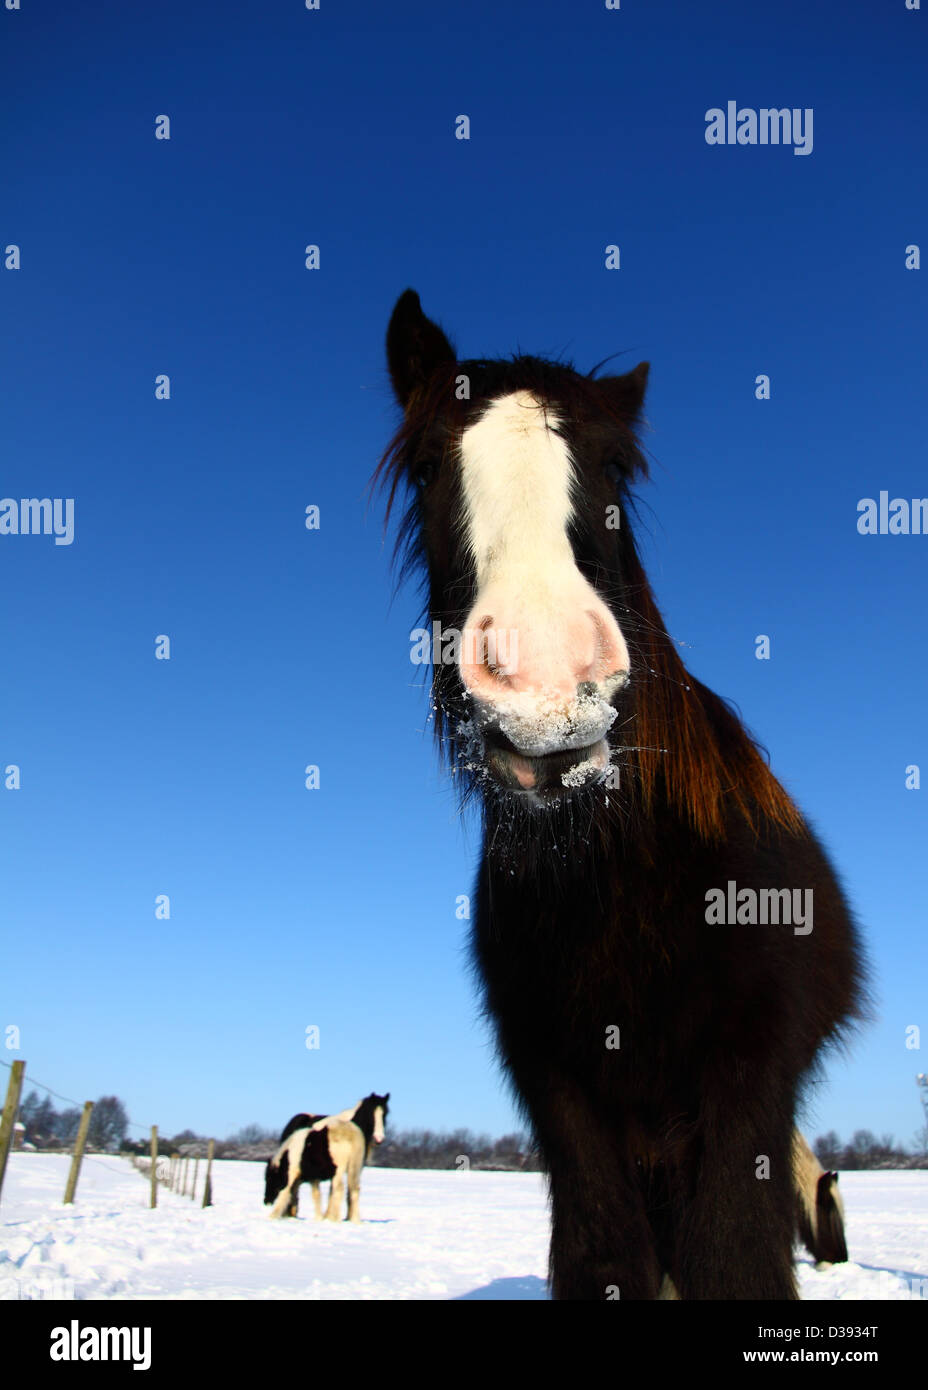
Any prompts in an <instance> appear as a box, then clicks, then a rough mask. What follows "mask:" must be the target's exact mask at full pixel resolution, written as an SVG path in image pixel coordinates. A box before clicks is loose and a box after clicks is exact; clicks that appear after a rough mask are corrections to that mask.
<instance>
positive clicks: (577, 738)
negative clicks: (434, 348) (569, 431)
mask: <svg viewBox="0 0 928 1390" xmlns="http://www.w3.org/2000/svg"><path fill="white" fill-rule="evenodd" d="M559 424H560V421H559V418H558V416H557V414H556V412H555V411H553V410H548V411H546V410H545V407H544V406H543V404H542V402H541V401H539V399H538V398H537V397H535V396H533V395H532V394H531V393H530V392H528V391H514V392H513V393H512V394H511V395H508V396H502V397H500V399H499V400H496V401H494V402H493V403H492V405H490V406H489V408H488V409H487V410H486V411H485V413H484V414H483V415H482V416H481V418H480V419H479V420H477V421H476V422H475V423H474V424H473V425H470V426H469V427H468V428H467V429H466V430H465V431H464V432H463V435H462V437H461V445H460V449H461V479H462V491H463V500H464V509H463V527H464V531H465V540H466V544H467V547H468V549H469V552H470V557H471V560H472V562H473V565H474V569H475V573H476V579H477V599H476V602H475V604H474V607H473V609H472V610H471V613H470V614H469V615H468V618H467V620H466V623H465V633H464V639H465V640H464V642H463V644H462V647H463V654H462V659H461V666H460V670H461V678H462V680H463V682H464V684H465V686H466V687H467V688H468V689H469V690H470V691H471V693H472V694H473V695H474V696H475V697H476V698H477V699H478V701H479V702H480V703H481V704H482V705H483V706H484V707H485V708H486V709H488V710H489V711H491V712H492V714H493V715H494V716H496V717H497V718H498V719H499V722H500V725H501V727H502V728H503V731H504V732H505V734H506V736H507V737H508V738H509V739H510V740H511V741H512V742H513V743H514V744H515V745H516V746H517V747H519V748H521V749H523V750H524V751H525V752H526V753H527V754H529V755H531V756H542V755H543V754H544V753H546V752H550V751H553V750H554V749H563V748H570V747H581V746H585V745H590V744H593V743H595V742H596V741H597V740H599V739H601V738H602V737H603V736H604V735H605V733H606V731H607V730H608V728H609V726H610V725H611V723H612V721H613V720H614V718H615V712H614V710H612V709H611V707H610V706H609V704H608V701H609V699H610V697H611V695H612V694H613V693H614V691H615V690H616V689H617V688H618V686H619V685H621V684H624V682H625V680H626V679H627V673H628V669H629V656H628V647H627V646H626V643H625V639H624V637H623V636H622V633H621V631H620V630H619V627H618V624H617V623H616V621H615V619H614V618H613V616H612V614H611V613H610V611H609V609H608V608H607V607H606V605H605V603H603V601H602V599H601V598H600V597H599V595H598V594H597V593H596V591H595V589H594V588H593V587H592V585H590V584H589V583H588V582H587V580H586V579H584V577H583V575H582V574H581V573H580V571H579V569H578V568H577V565H576V562H575V560H574V555H573V550H572V549H571V545H570V538H569V535H568V527H569V525H570V521H571V518H572V516H573V502H572V491H573V488H574V486H575V478H574V464H573V460H572V458H571V455H570V450H569V448H568V446H567V443H566V441H565V440H564V439H563V438H562V436H561V435H560V434H557V433H555V432H554V430H555V429H556V428H557V427H559ZM485 649H486V650H487V651H488V652H489V654H490V658H491V659H490V664H489V665H488V663H487V662H486V661H485V660H484V659H483V653H484V650H485ZM494 651H495V652H499V653H504V654H505V656H506V659H505V660H498V661H497V662H496V663H495V664H496V666H497V667H498V668H499V669H497V670H493V669H491V667H492V666H493V664H494V663H493V653H494ZM581 684H582V685H583V686H584V693H583V694H578V686H580V685H581ZM594 692H595V693H594Z"/></svg>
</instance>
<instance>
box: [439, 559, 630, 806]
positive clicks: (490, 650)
mask: <svg viewBox="0 0 928 1390" xmlns="http://www.w3.org/2000/svg"><path fill="white" fill-rule="evenodd" d="M578 577H579V576H578ZM580 597H581V599H582V602H581V603H578V604H577V605H576V607H574V606H571V607H569V608H566V609H565V606H564V605H563V603H562V602H561V603H553V602H549V603H545V602H544V601H543V598H544V596H543V595H538V596H537V598H536V602H535V603H534V604H533V606H532V608H531V609H527V608H525V607H522V608H521V609H520V611H519V612H518V613H515V612H514V611H513V606H512V605H511V604H509V605H507V604H506V603H504V602H503V599H502V597H501V595H499V594H496V595H493V594H487V595H484V596H482V599H481V600H478V603H477V604H476V605H475V607H474V610H473V612H472V614H471V616H470V617H469V619H468V621H467V624H466V626H465V631H464V638H465V640H464V643H463V650H462V659H461V661H460V664H459V669H460V675H461V680H462V683H463V685H464V687H465V689H466V690H467V691H468V692H469V694H470V695H471V697H472V700H473V706H474V725H475V728H476V730H477V731H479V733H480V734H481V735H482V737H483V741H484V745H485V761H486V765H487V768H488V770H489V771H490V772H491V773H492V774H493V775H495V776H496V778H497V780H499V781H500V782H501V783H502V784H503V785H504V786H508V787H511V788H513V789H516V790H522V791H551V790H555V791H558V792H561V791H563V790H564V789H565V788H566V789H571V788H574V787H578V786H584V785H586V784H587V783H589V782H591V781H594V780H598V779H599V778H600V777H601V776H602V775H603V773H604V772H605V770H606V768H607V767H608V765H609V746H608V742H607V735H608V733H609V730H610V728H611V727H612V725H613V724H614V722H615V719H616V710H615V707H614V705H613V703H612V701H613V697H614V696H615V695H616V693H617V692H618V691H619V690H621V689H622V688H623V687H624V686H625V685H626V684H627V682H628V670H629V656H628V648H627V646H626V644H625V640H624V638H623V636H622V633H621V631H620V629H619V627H618V624H617V623H616V621H615V619H614V618H613V617H612V614H611V613H610V612H609V610H608V608H606V606H605V604H603V603H602V601H601V600H600V599H599V597H598V595H595V596H594V595H593V592H592V591H591V590H589V589H588V588H587V589H585V590H584V591H583V592H582V594H581V595H580ZM494 600H495V601H494ZM491 603H492V604H493V608H495V610H496V613H498V614H499V618H498V619H497V617H496V616H495V614H494V612H493V611H492V609H491V611H490V612H488V611H487V609H488V608H490V604H491ZM507 609H508V610H509V611H508V613H507ZM507 616H508V618H509V619H510V622H509V624H507V623H506V621H505V620H506V618H507ZM514 619H515V620H516V621H513V620H514ZM468 639H470V640H468Z"/></svg>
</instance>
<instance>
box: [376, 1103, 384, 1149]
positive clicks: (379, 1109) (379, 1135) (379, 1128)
mask: <svg viewBox="0 0 928 1390" xmlns="http://www.w3.org/2000/svg"><path fill="white" fill-rule="evenodd" d="M374 1143H375V1144H382V1143H383V1106H382V1105H376V1106H375V1107H374Z"/></svg>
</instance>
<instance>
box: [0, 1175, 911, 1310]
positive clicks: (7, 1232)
mask: <svg viewBox="0 0 928 1390" xmlns="http://www.w3.org/2000/svg"><path fill="white" fill-rule="evenodd" d="M69 1162H70V1160H69V1159H68V1158H67V1157H66V1156H65V1157H59V1156H58V1155H50V1154H28V1153H15V1154H11V1156H10V1161H9V1167H8V1169H7V1174H6V1181H5V1183H4V1188H3V1204H2V1207H0V1298H3V1299H18V1298H28V1299H37V1298H66V1299H72V1298H76V1299H135V1298H139V1299H149V1298H158V1299H185V1298H186V1299H194V1298H195V1299H223V1298H224V1299H231V1298H246V1299H252V1298H307V1299H455V1298H469V1299H543V1298H546V1297H547V1292H546V1288H545V1266H546V1259H547V1244H548V1219H547V1209H546V1202H545V1193H544V1186H543V1182H542V1179H541V1178H540V1177H538V1176H537V1175H536V1174H530V1173H482V1172H422V1171H416V1172H411V1171H406V1170H401V1169H390V1168H381V1169H377V1168H368V1169H365V1172H364V1179H363V1182H362V1186H361V1216H362V1224H361V1225H360V1226H351V1225H349V1224H348V1223H347V1222H339V1223H338V1224H335V1223H329V1222H316V1221H314V1220H313V1219H312V1217H311V1215H309V1213H311V1211H312V1202H311V1199H310V1194H309V1190H308V1189H305V1188H304V1190H303V1192H302V1194H301V1201H300V1208H301V1213H302V1215H301V1217H300V1218H299V1219H298V1220H296V1221H289V1220H287V1221H274V1222H272V1221H270V1220H269V1219H268V1215H267V1208H265V1207H264V1205H263V1202H262V1199H263V1195H264V1194H263V1170H262V1166H261V1164H258V1163H239V1162H219V1163H216V1164H215V1165H214V1169H213V1175H214V1182H213V1195H214V1202H215V1205H214V1206H213V1207H209V1208H207V1209H206V1210H204V1209H203V1208H201V1207H200V1206H199V1205H198V1204H194V1203H193V1202H191V1201H190V1199H189V1198H183V1197H180V1196H177V1195H175V1194H173V1193H171V1192H168V1191H166V1190H165V1189H164V1188H163V1187H159V1189H158V1202H159V1205H158V1207H157V1209H156V1210H155V1211H151V1210H150V1209H149V1207H148V1184H147V1181H146V1179H145V1178H144V1177H143V1176H142V1175H141V1174H140V1173H138V1172H136V1170H135V1169H134V1168H132V1167H131V1165H130V1164H129V1162H128V1161H126V1160H123V1159H119V1158H109V1157H101V1156H99V1155H94V1156H93V1157H92V1158H91V1157H88V1158H86V1159H85V1160H84V1166H83V1170H82V1172H81V1179H80V1187H79V1189H78V1194H77V1201H76V1202H75V1204H74V1205H73V1206H72V1207H65V1206H63V1205H62V1203H61V1196H62V1193H63V1192H64V1184H65V1179H66V1177H67V1171H68V1164H69ZM201 1176H202V1165H201ZM841 1190H842V1192H843V1194H844V1201H845V1206H846V1210H847V1235H848V1246H849V1248H850V1251H851V1254H852V1256H853V1258H854V1263H852V1264H846V1265H835V1266H834V1267H833V1268H832V1269H829V1270H824V1271H817V1270H816V1269H814V1268H813V1266H812V1265H811V1263H810V1262H809V1261H808V1257H807V1256H805V1254H803V1256H802V1260H801V1262H800V1265H799V1271H800V1287H801V1293H802V1297H803V1298H806V1299H846V1298H862V1299H911V1298H926V1299H928V1172H923V1173H918V1172H896V1173H845V1174H842V1177H841Z"/></svg>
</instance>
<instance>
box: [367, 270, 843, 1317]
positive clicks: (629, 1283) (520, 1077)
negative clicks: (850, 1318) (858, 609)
mask: <svg viewBox="0 0 928 1390" xmlns="http://www.w3.org/2000/svg"><path fill="white" fill-rule="evenodd" d="M387 354H388V363H389V369H390V375H391V378H392V382H393V387H394V390H395V393H396V396H397V399H398V401H399V403H400V405H401V406H402V407H403V411H404V419H403V422H402V424H401V426H400V428H399V430H398V431H397V433H396V435H395V437H394V439H393V441H392V442H391V444H390V446H389V448H388V450H387V452H386V454H385V456H384V459H383V460H382V463H381V467H380V470H379V476H380V477H381V479H384V480H385V481H386V482H387V483H388V485H389V489H390V503H391V505H392V503H393V502H394V500H395V498H396V496H397V494H398V493H406V492H407V491H408V495H409V505H408V508H407V511H406V514H405V518H404V522H403V527H402V540H403V542H404V543H405V547H406V551H405V560H406V563H407V564H408V565H410V566H413V567H415V566H419V567H421V570H422V572H423V573H424V575H425V577H426V579H427V584H428V591H429V618H430V624H431V625H430V628H429V629H428V631H429V632H430V633H437V634H439V635H440V640H439V641H438V642H437V643H435V644H434V648H433V651H432V657H433V698H434V704H435V707H436V726H437V731H438V734H439V737H440V740H441V744H442V747H443V749H444V750H445V751H446V752H447V753H448V754H449V756H450V760H451V764H452V767H453V770H454V772H455V774H456V776H457V777H458V778H459V780H460V783H461V786H462V790H463V792H464V794H465V796H470V797H476V798H478V799H479V803H480V806H481V808H482V812H483V821H484V843H483V853H482V858H481V863H480V868H479V872H478V877H477V888H476V914H475V921H474V928H473V952H474V959H475V963H476V966H477V968H478V971H479V976H480V979H481V981H482V985H483V991H484V997H485V1003H486V1008H487V1010H488V1013H489V1015H490V1016H491V1018H492V1019H493V1021H494V1024H495V1028H496V1035H497V1039H498V1045H499V1052H500V1056H501V1059H502V1062H503V1064H504V1066H505V1067H506V1069H507V1071H508V1074H509V1076H510V1078H511V1080H512V1083H513V1086H514V1088H515V1091H516V1094H517V1096H518V1098H519V1101H520V1103H521V1106H522V1108H523V1110H524V1112H525V1115H526V1117H527V1118H528V1120H529V1121H530V1123H531V1125H532V1128H533V1130H534V1133H535V1136H536V1138H537V1141H538V1144H539V1146H540V1149H541V1152H542V1154H543V1156H544V1160H545V1165H546V1168H547V1172H548V1174H549V1182H550V1189H551V1199H552V1234H551V1254H550V1270H551V1282H552V1287H553V1292H554V1295H555V1297H558V1298H566V1299H605V1298H615V1297H621V1298H622V1299H653V1298H656V1297H657V1296H658V1294H659V1291H660V1289H661V1288H662V1286H664V1287H665V1288H666V1284H665V1280H666V1281H668V1282H670V1283H672V1285H673V1287H674V1288H675V1289H676V1290H677V1291H678V1292H679V1296H680V1297H681V1298H684V1299H734V1298H737V1299H791V1298H795V1297H796V1285H795V1278H794V1271H793V1262H792V1243H793V1234H794V1230H795V1225H796V1198H795V1194H794V1190H793V1183H792V1178H791V1161H790V1159H791V1156H790V1149H791V1139H792V1133H793V1119H794V1112H795V1109H796V1103H797V1098H798V1096H799V1094H800V1092H801V1088H802V1085H803V1083H804V1081H806V1080H807V1079H808V1078H809V1076H810V1075H811V1074H812V1072H813V1070H814V1068H815V1064H816V1059H817V1058H818V1056H819V1053H820V1051H821V1049H822V1047H823V1045H825V1044H827V1043H829V1042H833V1041H835V1040H837V1039H839V1038H840V1037H841V1036H842V1034H843V1033H844V1031H845V1030H846V1029H847V1027H848V1026H849V1024H850V1023H851V1022H852V1021H853V1020H854V1019H855V1017H859V1016H861V1014H862V1011H863V984H862V976H863V970H862V965H861V956H860V948H859V944H858V938H857V932H856V930H855V926H854V923H853V919H852V916H851V913H850V910H849V908H848V905H847V902H846V901H845V897H844V894H843V892H842V889H841V886H840V884H839V882H838V879H837V877H836V875H835V872H834V871H833V869H832V868H831V866H830V864H829V861H828V859H827V857H826V855H825V852H824V851H823V849H822V847H821V845H820V843H819V841H818V839H817V838H816V836H815V834H814V833H813V831H812V830H811V829H810V827H809V825H808V824H807V822H806V821H805V820H804V819H803V817H802V815H801V813H800V812H799V810H798V809H797V808H796V806H795V805H794V803H793V802H792V801H791V799H790V797H789V796H788V795H787V793H786V792H785V791H784V789H783V787H782V786H781V785H780V784H779V782H777V780H776V778H775V777H774V776H773V774H772V773H771V771H770V769H769V767H768V765H767V762H766V760H765V757H764V756H763V754H762V753H761V751H760V749H759V748H758V746H757V744H756V743H755V742H754V741H753V739H752V737H751V735H750V734H749V733H748V731H747V730H746V729H745V727H744V725H743V724H742V723H741V720H740V719H739V718H738V716H737V715H736V714H735V713H734V711H733V710H732V709H731V707H730V706H729V705H728V704H726V703H725V701H724V700H722V699H721V698H720V697H719V696H717V695H715V694H713V693H712V691H711V690H709V689H707V688H706V687H705V686H704V685H702V684H701V683H700V682H699V681H697V680H696V679H694V678H693V677H692V676H690V675H689V673H688V672H687V670H686V669H685V667H684V665H683V663H682V661H681V659H680V656H679V654H678V652H677V649H676V647H675V646H674V644H673V642H672V641H671V640H670V638H669V637H668V635H667V631H666V629H665V627H664V623H663V620H662V618H661V615H660V612H659V611H658V608H657V605H656V603H655V600H654V598H653V596H652V593H651V589H650V586H649V584H648V580H647V577H646V575H645V573H644V570H643V568H642V565H641V562H640V560H639V558H638V552H637V549H636V546H635V541H634V536H633V532H632V527H631V524H630V521H631V516H630V504H631V491H630V490H631V487H632V484H633V483H634V481H635V480H636V478H639V477H642V476H644V475H645V473H646V466H645V461H644V458H643V456H642V454H641V452H640V449H639V447H638V444H637V442H636V437H635V425H636V422H637V421H638V418H639V414H640V411H641V407H642V401H643V396H644V389H645V382H646V378H647V367H646V365H644V364H642V365H641V366H639V367H636V368H635V369H634V370H633V371H631V372H629V373H627V374H625V375H622V376H596V375H594V374H590V375H588V376H583V375H580V374H579V373H578V372H576V371H575V370H574V369H573V368H572V367H570V366H569V365H566V364H563V363H555V362H549V361H545V360H542V359H540V358H535V357H525V356H518V357H514V358H511V359H504V360H489V359H479V360H466V361H458V360H457V357H456V354H455V351H454V349H453V348H452V346H451V344H450V342H449V341H448V339H447V338H446V336H445V334H444V333H443V332H442V330H441V329H440V328H439V327H438V326H437V325H436V324H434V323H433V322H432V321H431V320H429V319H428V318H426V316H425V315H424V314H423V312H422V309H421V306H420V303H419V298H418V295H416V294H415V292H414V291H412V290H407V291H406V293H405V294H404V295H402V296H401V298H400V300H399V301H398V303H397V305H396V308H395V310H394V313H393V317H392V319H391V322H390V327H389V331H388V335H387ZM733 579H734V582H739V581H737V578H736V577H733Z"/></svg>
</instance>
